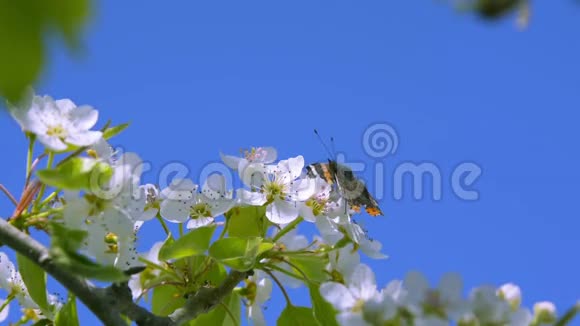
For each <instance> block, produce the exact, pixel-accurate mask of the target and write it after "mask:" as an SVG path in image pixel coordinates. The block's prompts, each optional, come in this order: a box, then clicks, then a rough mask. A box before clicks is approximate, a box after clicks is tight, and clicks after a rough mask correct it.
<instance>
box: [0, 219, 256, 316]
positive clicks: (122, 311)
mask: <svg viewBox="0 0 580 326" xmlns="http://www.w3.org/2000/svg"><path fill="white" fill-rule="evenodd" d="M0 243H3V244H6V245H8V246H9V247H11V248H12V249H14V250H15V251H16V252H18V253H20V254H21V255H23V256H26V257H27V258H28V259H30V260H31V261H33V262H34V263H35V264H37V265H39V266H40V267H41V268H42V269H44V270H45V271H46V272H47V273H48V274H50V275H51V276H52V277H54V279H56V280H57V281H58V282H60V283H61V284H62V285H63V286H64V287H66V288H67V290H69V291H70V292H72V293H74V294H75V296H76V297H77V298H79V300H81V301H82V302H83V303H84V304H85V305H86V306H87V307H88V308H89V309H90V310H91V311H92V312H93V313H94V314H95V316H97V317H98V318H99V319H100V320H101V321H102V322H103V324H105V325H107V326H118V325H126V322H125V321H124V320H123V318H121V315H125V316H127V317H129V319H131V320H133V321H135V322H136V323H137V325H139V326H176V325H183V324H185V323H187V322H188V321H190V320H192V319H194V318H195V317H197V316H199V315H200V314H202V313H206V312H208V311H210V310H211V309H213V308H215V307H216V306H217V305H218V304H220V302H221V301H222V300H223V298H225V297H226V296H228V295H229V294H230V293H231V292H232V291H233V289H234V288H235V287H236V285H238V283H240V282H241V281H243V280H244V279H245V278H246V277H247V276H248V272H239V271H235V270H232V271H230V273H229V274H228V276H227V277H226V279H225V280H224V281H223V283H222V284H221V285H220V286H218V287H216V288H206V287H202V288H201V289H200V290H199V291H197V292H196V293H195V294H194V295H192V296H190V297H189V298H188V299H187V301H186V303H185V306H184V307H183V308H180V309H177V310H176V311H175V312H174V313H173V314H171V315H170V316H169V317H161V316H157V315H154V314H153V313H151V312H150V311H148V310H147V309H145V308H143V307H141V306H139V305H137V304H136V303H135V302H133V298H132V297H131V290H130V289H129V286H128V284H127V282H123V283H118V284H112V285H110V286H109V287H107V288H98V287H95V286H93V285H90V284H89V283H88V282H87V280H85V279H83V278H81V277H78V276H76V275H74V274H71V273H70V272H69V271H68V270H67V269H66V268H60V267H59V266H58V264H57V263H55V262H54V261H53V260H52V258H51V257H50V253H49V251H48V249H47V248H45V247H44V246H43V245H42V244H41V243H39V242H38V241H36V240H34V239H33V238H32V237H30V236H29V235H27V234H25V233H23V232H21V231H20V230H18V229H17V228H15V227H14V226H12V225H11V224H10V223H8V222H6V221H5V220H4V219H2V218H0Z"/></svg>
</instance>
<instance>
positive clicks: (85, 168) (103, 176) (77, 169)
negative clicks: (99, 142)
mask: <svg viewBox="0 0 580 326" xmlns="http://www.w3.org/2000/svg"><path fill="white" fill-rule="evenodd" d="M36 175H37V176H38V178H39V179H40V181H42V182H43V183H45V184H47V185H49V186H53V187H55V188H59V189H66V190H94V189H95V188H96V189H97V190H101V189H102V188H101V187H100V186H101V185H103V184H105V183H106V182H108V181H109V180H110V179H111V176H112V175H113V169H112V168H111V166H110V165H108V164H106V163H103V162H99V161H97V160H95V159H92V158H86V157H73V158H71V159H69V160H68V161H66V162H64V163H63V164H61V165H58V166H57V167H56V168H54V169H44V170H39V171H37V172H36Z"/></svg>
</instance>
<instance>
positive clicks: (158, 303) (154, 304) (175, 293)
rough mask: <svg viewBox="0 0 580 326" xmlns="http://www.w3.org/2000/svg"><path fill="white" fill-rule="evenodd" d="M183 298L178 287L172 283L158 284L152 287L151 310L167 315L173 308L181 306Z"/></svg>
mask: <svg viewBox="0 0 580 326" xmlns="http://www.w3.org/2000/svg"><path fill="white" fill-rule="evenodd" d="M184 304H185V299H184V298H183V293H182V292H181V291H180V289H179V288H177V287H175V286H173V285H160V286H157V287H155V288H153V298H152V299H151V312H152V313H154V314H156V315H159V316H168V315H169V314H171V313H172V312H174V311H175V309H177V308H180V307H183V305H184Z"/></svg>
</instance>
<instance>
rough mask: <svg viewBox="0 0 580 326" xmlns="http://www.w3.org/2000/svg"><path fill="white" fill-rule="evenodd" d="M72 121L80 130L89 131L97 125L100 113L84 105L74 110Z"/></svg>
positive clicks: (71, 115)
mask: <svg viewBox="0 0 580 326" xmlns="http://www.w3.org/2000/svg"><path fill="white" fill-rule="evenodd" d="M57 102H58V101H57ZM70 119H71V122H72V123H73V125H74V126H75V127H76V128H78V129H79V130H89V129H91V128H92V127H93V126H94V125H95V124H96V123H97V120H98V119H99V111H97V110H95V109H93V108H92V107H90V106H88V105H82V106H79V107H77V108H76V109H75V110H72V112H71V113H70Z"/></svg>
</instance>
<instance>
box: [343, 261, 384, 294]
mask: <svg viewBox="0 0 580 326" xmlns="http://www.w3.org/2000/svg"><path fill="white" fill-rule="evenodd" d="M348 288H349V290H350V292H351V293H352V295H353V296H354V297H355V298H359V299H363V300H365V301H366V300H369V299H370V298H372V297H374V296H375V295H377V294H378V291H377V282H376V281H375V274H374V273H373V271H372V270H371V268H370V267H368V266H367V265H364V264H360V265H358V266H357V267H356V268H355V269H354V272H353V273H352V275H351V278H350V282H349V285H348Z"/></svg>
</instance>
